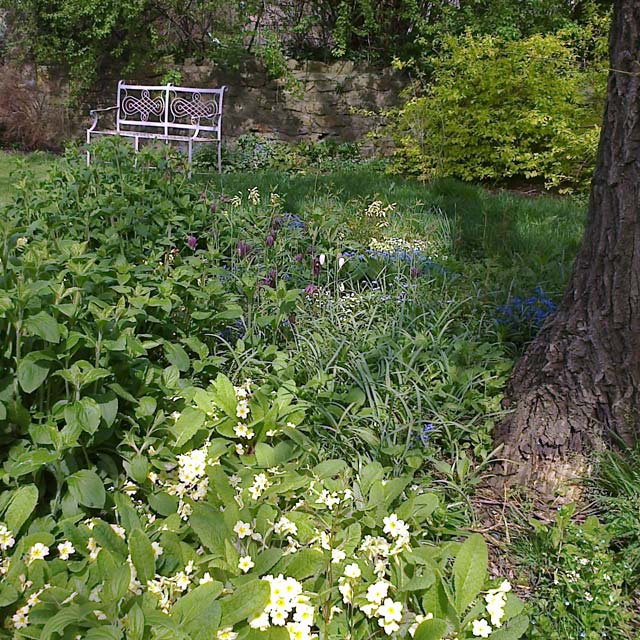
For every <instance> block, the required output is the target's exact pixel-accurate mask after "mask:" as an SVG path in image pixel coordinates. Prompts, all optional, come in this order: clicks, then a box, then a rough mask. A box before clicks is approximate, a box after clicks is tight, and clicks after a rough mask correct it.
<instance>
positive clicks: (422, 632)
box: [413, 618, 447, 640]
mask: <svg viewBox="0 0 640 640" xmlns="http://www.w3.org/2000/svg"><path fill="white" fill-rule="evenodd" d="M446 633H447V623H446V622H445V621H444V620H439V619H438V618H431V620H425V621H424V622H422V623H421V624H420V625H419V626H418V628H417V629H416V632H415V635H414V636H413V640H440V639H441V638H444V636H445V634H446Z"/></svg>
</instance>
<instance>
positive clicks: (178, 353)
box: [164, 342, 191, 372]
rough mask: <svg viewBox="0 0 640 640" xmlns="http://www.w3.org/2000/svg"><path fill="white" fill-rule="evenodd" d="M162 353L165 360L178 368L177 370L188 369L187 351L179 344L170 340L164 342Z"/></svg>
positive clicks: (189, 361) (189, 362)
mask: <svg viewBox="0 0 640 640" xmlns="http://www.w3.org/2000/svg"><path fill="white" fill-rule="evenodd" d="M164 355H165V357H166V358H167V360H168V361H169V362H170V363H171V364H172V365H174V366H175V367H177V368H178V370H179V371H183V372H184V371H188V370H189V365H190V364H191V360H189V356H188V355H187V352H186V351H185V350H184V348H183V347H181V346H180V345H179V344H173V343H171V342H165V343H164Z"/></svg>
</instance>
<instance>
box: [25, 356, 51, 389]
mask: <svg viewBox="0 0 640 640" xmlns="http://www.w3.org/2000/svg"><path fill="white" fill-rule="evenodd" d="M49 360H50V358H49V357H48V356H47V357H46V358H43V352H42V351H32V352H31V353H27V355H25V356H24V358H22V359H21V360H20V362H19V363H18V371H17V376H18V382H19V384H20V387H21V389H22V390H23V391H24V392H25V393H33V392H34V391H35V390H36V389H37V388H38V387H39V386H40V385H41V384H42V383H43V382H44V381H45V380H46V379H47V376H48V375H49V371H50V369H51V364H50V362H49Z"/></svg>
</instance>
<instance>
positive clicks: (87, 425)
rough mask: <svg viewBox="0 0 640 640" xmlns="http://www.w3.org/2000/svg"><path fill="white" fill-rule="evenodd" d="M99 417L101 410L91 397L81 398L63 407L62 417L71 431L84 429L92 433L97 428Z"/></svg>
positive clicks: (75, 431)
mask: <svg viewBox="0 0 640 640" xmlns="http://www.w3.org/2000/svg"><path fill="white" fill-rule="evenodd" d="M101 418H102V411H100V406H99V405H98V403H97V402H96V401H95V400H94V399H93V398H82V399H81V400H77V401H75V402H72V403H71V404H68V405H67V406H66V407H65V408H64V419H65V421H66V423H67V425H69V427H70V430H71V433H77V432H78V431H86V432H87V433H91V434H93V433H95V432H96V431H97V430H98V427H99V426H100V419H101Z"/></svg>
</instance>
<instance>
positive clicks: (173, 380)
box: [162, 365, 180, 389]
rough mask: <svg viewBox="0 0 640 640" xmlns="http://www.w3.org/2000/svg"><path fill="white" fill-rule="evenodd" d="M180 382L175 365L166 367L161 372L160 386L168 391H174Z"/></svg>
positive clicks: (178, 371)
mask: <svg viewBox="0 0 640 640" xmlns="http://www.w3.org/2000/svg"><path fill="white" fill-rule="evenodd" d="M179 381H180V369H178V367H176V366H175V365H171V366H169V367H166V368H165V369H164V371H163V372H162V384H164V386H165V387H167V388H168V389H176V388H177V387H178V382H179Z"/></svg>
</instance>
